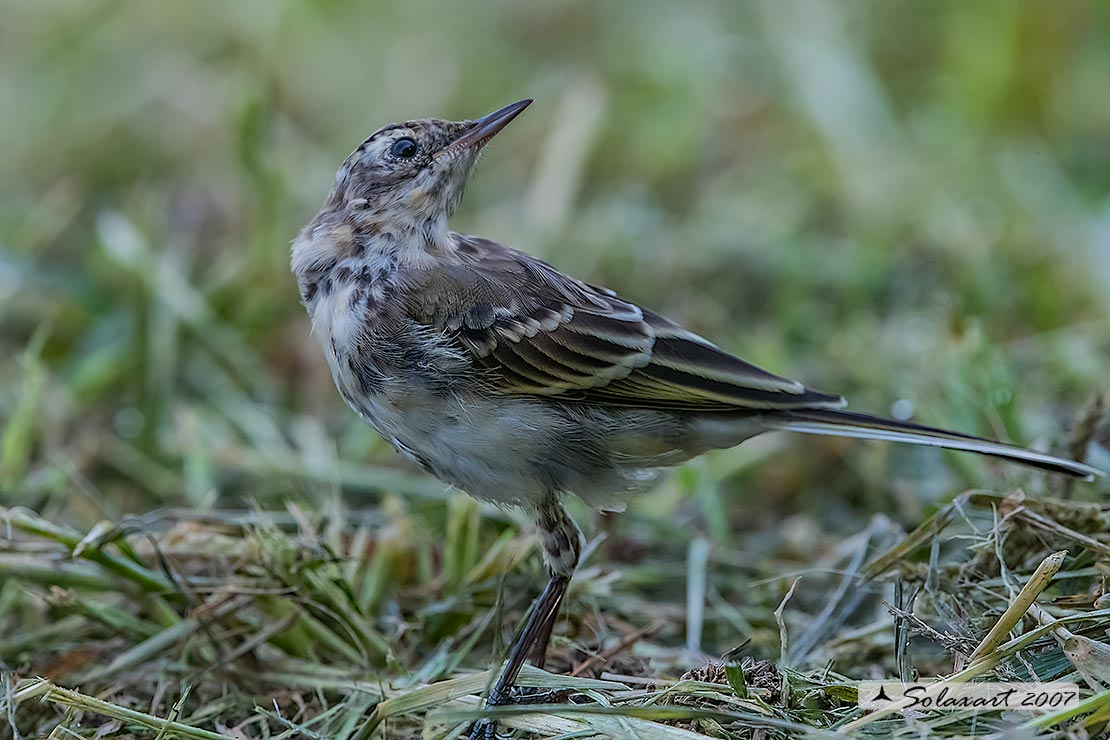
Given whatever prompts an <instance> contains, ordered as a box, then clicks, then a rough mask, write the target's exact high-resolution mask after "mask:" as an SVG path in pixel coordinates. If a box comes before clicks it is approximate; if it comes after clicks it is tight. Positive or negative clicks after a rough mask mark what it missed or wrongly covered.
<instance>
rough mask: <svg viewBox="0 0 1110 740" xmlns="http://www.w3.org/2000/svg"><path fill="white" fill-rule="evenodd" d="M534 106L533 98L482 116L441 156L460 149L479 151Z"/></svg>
mask: <svg viewBox="0 0 1110 740" xmlns="http://www.w3.org/2000/svg"><path fill="white" fill-rule="evenodd" d="M531 104H532V99H531V98H525V99H524V100H518V101H516V102H515V103H510V104H509V105H506V106H505V107H504V108H500V109H498V110H495V111H494V112H493V113H490V114H489V115H487V116H482V117H481V118H479V119H477V120H476V121H472V122H471V124H470V126H468V127H467V129H466V130H465V131H463V132H462V134H460V135H459V136H458V137H457V138H456V139H455V140H454V141H452V142H451V143H450V144H448V145H447V146H445V147H444V148H443V149H442V150H440V152H439V154H443V153H444V152H448V151H451V150H458V149H477V148H479V147H482V146H484V145H485V143H486V142H487V141H489V140H490V139H492V138H493V137H494V136H495V135H496V134H497V132H498V131H500V130H501V129H503V128H505V127H506V126H508V125H509V122H510V121H512V120H513V119H514V118H516V117H517V116H519V115H520V114H521V112H522V111H523V110H524V109H525V108H527V107H528V106H529V105H531Z"/></svg>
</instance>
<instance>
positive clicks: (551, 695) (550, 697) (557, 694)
mask: <svg viewBox="0 0 1110 740" xmlns="http://www.w3.org/2000/svg"><path fill="white" fill-rule="evenodd" d="M570 694H571V692H570V691H568V690H567V689H541V688H540V687H538V686H514V687H513V689H512V691H510V692H509V700H508V701H507V702H505V703H506V704H555V703H556V702H559V701H562V700H563V699H566V698H567V697H568V696H570Z"/></svg>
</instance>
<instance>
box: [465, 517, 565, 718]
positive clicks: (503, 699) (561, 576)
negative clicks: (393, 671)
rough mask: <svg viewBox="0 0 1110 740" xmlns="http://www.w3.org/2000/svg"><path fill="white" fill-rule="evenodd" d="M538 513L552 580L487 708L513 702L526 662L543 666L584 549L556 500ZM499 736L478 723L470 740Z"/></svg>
mask: <svg viewBox="0 0 1110 740" xmlns="http://www.w3.org/2000/svg"><path fill="white" fill-rule="evenodd" d="M536 514H537V519H536V524H537V526H538V528H539V530H540V536H541V537H542V538H543V559H544V562H545V563H546V565H547V570H548V573H549V574H550V577H549V578H548V581H547V585H546V586H544V589H543V592H541V593H540V596H539V598H538V599H536V603H535V605H534V607H533V609H532V613H531V615H530V616H529V617H528V621H527V623H525V625H524V629H522V630H521V631H520V635H519V636H518V637H517V639H516V641H515V642H514V643H513V645H512V648H510V650H509V658H508V660H507V661H506V662H505V668H504V669H503V670H502V671H501V675H500V676H499V677H498V679H497V683H495V684H494V685H493V688H492V689H490V692H489V695H488V696H487V697H486V706H487V707H496V706H498V705H504V704H511V703H512V702H513V700H514V697H513V687H514V685H515V684H516V679H517V677H518V676H519V675H520V669H521V668H523V667H524V661H525V660H527V659H528V658H529V657H531V658H532V662H533V663H535V664H536V665H539V666H542V665H543V661H544V657H545V654H546V653H547V643H548V642H549V641H550V640H551V631H552V629H553V628H554V626H555V622H556V620H557V619H558V616H559V606H560V604H562V602H563V596H565V595H566V592H567V585H568V584H569V583H570V578H571V576H572V575H573V574H574V569H575V567H576V566H577V565H578V556H579V554H580V553H581V550H582V542H581V539H582V533H581V532H580V531H579V529H578V525H576V524H575V523H574V520H573V519H571V518H570V515H569V514H567V512H566V509H564V508H563V505H562V504H560V503H559V501H558V500H557V499H556V498H555V497H551V498H548V499H547V500H545V501H544V502H543V504H541V505H540V507H539V508H538V509H537V510H536ZM496 737H497V723H496V722H494V721H493V720H478V721H477V722H475V723H474V725H473V726H472V727H471V729H470V738H471V740H492V739H493V738H496Z"/></svg>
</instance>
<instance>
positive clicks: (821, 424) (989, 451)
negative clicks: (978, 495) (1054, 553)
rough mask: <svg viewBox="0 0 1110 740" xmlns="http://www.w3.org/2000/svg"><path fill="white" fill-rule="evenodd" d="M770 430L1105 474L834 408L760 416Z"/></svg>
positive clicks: (1077, 473)
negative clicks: (942, 449)
mask: <svg viewBox="0 0 1110 740" xmlns="http://www.w3.org/2000/svg"><path fill="white" fill-rule="evenodd" d="M763 421H764V423H765V424H766V425H767V426H768V427H770V428H771V429H783V430H787V431H791V432H804V433H806V434H828V435H832V436H834V437H856V438H859V439H882V440H887V441H890V442H908V443H910V444H915V445H930V446H933V447H945V448H948V449H950V450H966V451H967V452H977V453H979V454H980V455H990V456H991V457H1001V458H1003V459H1006V460H1013V461H1014V462H1019V463H1022V464H1024V465H1030V466H1032V467H1034V468H1040V469H1041V470H1049V471H1052V472H1053V473H1063V474H1064V475H1071V476H1075V477H1077V478H1086V479H1087V480H1093V479H1094V478H1095V477H1096V476H1102V475H1105V473H1103V471H1101V470H1099V469H1098V468H1092V467H1091V466H1090V465H1084V464H1083V463H1078V462H1075V461H1074V460H1067V459H1065V458H1062V457H1055V456H1053V455H1046V454H1045V453H1043V452H1034V451H1033V450H1027V449H1024V448H1022V447H1015V446H1014V445H1008V444H1004V443H1002V442H994V441H992V440H989V439H983V438H981V437H972V436H971V435H968V434H960V433H958V432H949V431H947V430H944V429H937V428H935V427H927V426H923V425H921V424H913V423H911V422H908V421H895V420H893V419H884V418H882V417H880V416H871V415H870V414H860V413H857V412H854V411H838V410H836V409H813V410H802V409H799V410H797V411H784V412H781V413H777V414H773V415H771V414H768V415H766V416H764V417H763Z"/></svg>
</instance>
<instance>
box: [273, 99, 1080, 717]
mask: <svg viewBox="0 0 1110 740" xmlns="http://www.w3.org/2000/svg"><path fill="white" fill-rule="evenodd" d="M528 102H530V101H521V103H517V104H514V105H512V106H507V107H506V108H504V109H502V110H500V111H497V112H495V113H493V114H490V115H489V116H486V117H485V118H482V119H478V120H477V121H461V122H449V121H441V120H436V119H426V120H420V121H409V122H406V123H399V124H392V125H390V126H386V127H385V128H382V129H380V130H379V131H377V132H375V133H374V134H373V135H371V136H370V137H369V138H368V139H366V141H364V142H363V143H362V144H361V145H360V146H359V147H358V149H356V150H355V151H354V152H353V153H352V154H351V155H350V156H349V157H348V158H347V159H346V161H345V162H344V163H343V165H342V166H341V167H340V169H339V171H338V173H337V175H336V182H335V187H334V188H333V189H332V191H331V193H330V194H329V195H328V198H327V200H326V201H325V203H324V205H323V207H322V208H321V210H320V212H319V213H318V214H317V215H316V216H315V217H314V218H313V219H312V221H311V222H309V224H308V225H307V226H305V227H304V229H303V230H302V231H301V233H300V234H299V235H298V236H297V238H296V240H295V241H294V244H293V250H292V267H293V271H294V273H296V275H297V279H298V284H299V287H300V291H301V299H302V301H303V302H304V304H305V306H306V307H307V309H308V312H309V314H310V316H311V317H312V327H313V333H314V334H315V336H316V338H317V339H318V340H319V342H320V343H321V345H322V346H323V349H324V353H325V355H326V357H327V360H328V364H329V366H330V368H331V372H332V376H333V378H334V380H335V384H336V387H337V388H338V389H339V392H340V394H341V395H342V396H343V398H344V400H345V401H346V402H347V403H348V404H349V405H350V406H351V408H352V409H354V410H355V411H356V412H357V413H358V414H359V416H361V417H362V419H363V420H365V421H366V422H367V423H368V424H370V425H371V426H373V427H374V428H375V429H376V430H378V431H379V432H380V433H381V434H382V435H383V436H384V437H385V438H386V439H388V440H389V441H390V442H392V443H393V445H394V446H395V447H396V448H397V449H398V450H400V451H401V452H402V453H404V454H405V455H407V456H408V457H410V458H412V459H413V460H415V461H416V462H418V463H419V464H420V465H422V466H423V467H424V468H425V469H426V470H427V471H428V472H430V473H431V474H433V475H435V476H436V477H438V478H439V479H441V480H443V481H445V482H448V483H450V484H453V485H456V486H458V487H459V488H461V489H463V490H465V491H467V492H468V493H470V494H472V495H474V496H477V497H479V498H483V499H486V500H490V501H494V502H496V503H499V504H515V505H521V506H525V507H528V508H530V509H532V510H533V511H534V513H535V517H536V521H537V525H538V527H539V528H540V530H541V533H542V534H543V542H544V551H545V557H546V560H547V563H548V566H549V568H550V570H551V572H552V576H553V580H552V583H550V584H549V586H548V589H547V590H545V592H544V597H543V598H544V599H545V600H546V601H544V603H545V604H546V606H547V607H549V611H551V612H552V613H553V610H554V609H557V606H558V602H559V600H560V599H561V597H562V590H563V589H565V584H566V581H567V580H568V579H569V577H570V575H571V573H573V571H574V567H575V565H576V563H577V559H578V552H579V543H578V537H579V533H578V530H577V528H576V527H575V526H574V523H573V522H572V521H571V520H570V518H569V517H568V516H567V515H566V512H565V511H564V510H563V508H562V506H561V505H560V503H559V497H560V496H561V495H563V494H566V493H573V494H576V495H578V496H581V497H583V498H585V499H586V500H587V501H589V502H590V503H592V504H595V505H598V506H613V505H615V504H617V503H619V498H618V497H619V495H620V494H622V493H626V492H629V491H634V490H637V489H639V488H642V487H643V486H644V485H646V484H647V483H650V481H651V480H652V479H653V478H654V477H655V473H656V471H657V470H658V469H660V468H661V467H666V466H670V465H675V464H677V463H680V462H682V461H684V460H688V459H690V458H691V457H693V456H696V455H700V454H702V453H704V452H706V451H707V450H710V449H713V448H721V447H729V446H732V445H736V444H739V443H740V442H742V441H744V440H745V439H747V438H749V437H751V436H753V435H755V434H759V433H761V432H764V431H767V430H773V429H787V430H794V431H802V432H808V433H817V434H838V435H843V436H855V437H865V438H877V439H888V440H894V441H903V442H913V443H917V444H930V445H937V446H942V447H951V448H955V449H964V450H970V451H974V452H979V453H982V454H988V455H994V456H997V457H1003V458H1008V459H1012V460H1016V461H1019V462H1023V463H1026V464H1030V465H1034V466H1037V467H1041V468H1045V469H1048V470H1052V471H1055V472H1063V473H1068V474H1072V475H1090V474H1093V473H1094V472H1096V471H1093V470H1092V469H1091V468H1088V467H1086V466H1083V465H1081V464H1079V463H1074V462H1072V461H1068V460H1063V459H1060V458H1055V457H1052V456H1049V455H1045V454H1043V453H1037V452H1033V451H1029V450H1023V449H1021V448H1017V447H1011V446H1008V445H1003V444H1000V443H997V442H991V441H988V440H981V439H978V438H975V437H969V436H966V435H961V434H957V433H954V432H947V431H944V430H939V429H931V428H928V427H922V426H919V425H915V424H910V423H907V422H896V421H892V420H886V419H880V418H878V417H872V416H867V415H864V414H857V413H853V412H848V411H844V410H841V407H842V406H843V405H844V402H843V400H842V399H841V398H840V397H839V396H835V395H828V394H824V393H819V392H816V391H813V390H810V389H808V388H806V387H805V386H804V385H802V384H801V383H799V382H797V381H794V380H790V379H787V378H783V377H780V376H777V375H774V374H772V373H769V372H767V371H765V370H762V369H760V368H758V367H755V366H754V365H751V364H750V363H747V362H745V361H743V360H741V359H739V358H736V357H734V356H732V355H730V354H728V353H726V352H724V351H722V350H720V349H719V348H717V347H716V346H715V345H713V344H712V343H711V342H709V341H708V340H706V339H704V338H702V337H699V336H697V335H696V334H694V333H692V332H690V331H687V330H686V329H684V328H682V327H681V326H680V325H678V324H677V323H675V322H673V321H671V320H669V319H667V318H664V317H663V316H660V315H658V314H656V313H653V312H651V311H649V310H646V309H642V308H640V307H639V306H636V305H635V304H633V303H630V302H628V301H625V300H623V299H621V298H620V297H619V296H618V295H617V294H616V293H614V292H613V291H611V290H608V289H605V288H600V287H596V286H592V285H589V284H587V283H584V282H582V281H580V280H576V279H574V278H572V277H569V276H567V275H564V274H562V273H560V272H558V271H557V270H556V269H555V268H553V267H552V266H550V265H548V264H546V263H544V262H542V261H540V260H538V259H536V258H534V257H531V256H529V255H527V254H525V253H523V252H519V251H517V250H515V249H512V248H510V247H507V246H504V245H502V244H498V243H496V242H492V241H489V240H486V239H481V238H478V237H474V236H468V235H464V234H457V233H454V232H451V231H450V230H449V229H448V227H447V219H448V217H449V215H450V214H451V212H452V211H453V210H454V209H455V207H456V206H457V204H458V202H459V199H460V198H461V197H462V192H463V189H464V186H465V183H466V179H467V177H468V175H469V174H470V171H471V168H472V167H473V165H474V162H475V160H476V159H477V156H478V152H479V150H480V149H481V147H482V146H483V145H484V143H485V142H486V141H488V139H489V138H490V137H492V136H493V135H494V134H496V133H497V132H498V131H499V130H500V129H501V128H503V127H504V126H505V125H506V124H507V123H508V122H509V121H510V120H512V118H514V117H515V116H516V115H517V114H518V113H519V112H520V111H521V110H523V108H524V107H525V106H526V105H527V104H528ZM410 151H411V152H413V153H412V155H411V156H401V154H407V153H408V152H410ZM398 152H400V154H399V153H398ZM537 611H539V610H537ZM545 613H546V612H545ZM550 618H551V619H553V616H552V617H550ZM530 627H534V628H535V629H529V630H526V634H527V635H531V636H532V637H531V638H529V639H533V640H535V641H538V642H540V643H542V644H546V635H547V633H549V631H550V624H546V625H539V626H538V627H537V626H536V625H530ZM542 644H541V646H540V647H541V648H542ZM523 654H524V653H521V652H520V651H518V650H516V649H515V648H514V653H513V655H512V656H511V657H510V661H509V667H507V668H506V672H505V674H503V675H502V678H501V680H500V681H499V682H498V685H497V687H495V689H494V691H493V692H492V693H491V696H490V702H492V703H497V702H498V701H501V700H504V699H505V698H506V697H507V696H508V689H509V687H511V685H512V682H513V681H514V680H515V675H516V674H515V672H514V671H518V670H519V662H520V661H521V660H523V657H522V656H523ZM540 655H542V650H541V652H540ZM514 661H515V662H516V665H515V669H514ZM483 727H485V728H487V730H483V732H486V733H487V734H485V735H480V734H479V735H475V737H487V736H489V734H488V733H489V732H492V730H488V728H489V727H490V725H488V724H486V725H483ZM476 732H477V730H476Z"/></svg>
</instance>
